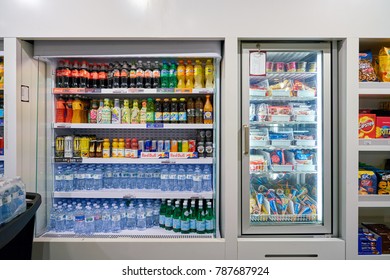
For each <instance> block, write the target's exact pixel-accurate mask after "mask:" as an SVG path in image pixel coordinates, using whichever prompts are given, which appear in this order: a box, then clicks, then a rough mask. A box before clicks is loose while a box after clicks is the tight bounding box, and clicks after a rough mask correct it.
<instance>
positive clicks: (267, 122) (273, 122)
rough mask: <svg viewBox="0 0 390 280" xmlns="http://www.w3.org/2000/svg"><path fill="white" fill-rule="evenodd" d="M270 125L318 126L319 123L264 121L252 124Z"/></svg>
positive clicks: (251, 123)
mask: <svg viewBox="0 0 390 280" xmlns="http://www.w3.org/2000/svg"><path fill="white" fill-rule="evenodd" d="M270 124H289V125H294V124H315V125H317V124H318V122H299V121H289V122H276V121H264V122H256V121H253V122H250V125H270Z"/></svg>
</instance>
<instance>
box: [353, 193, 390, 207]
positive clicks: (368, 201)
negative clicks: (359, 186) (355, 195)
mask: <svg viewBox="0 0 390 280" xmlns="http://www.w3.org/2000/svg"><path fill="white" fill-rule="evenodd" d="M358 205H359V207H390V195H375V194H370V195H359V203H358Z"/></svg>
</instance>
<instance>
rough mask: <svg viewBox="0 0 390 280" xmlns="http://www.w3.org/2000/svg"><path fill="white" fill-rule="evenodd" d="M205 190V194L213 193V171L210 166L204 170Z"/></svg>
mask: <svg viewBox="0 0 390 280" xmlns="http://www.w3.org/2000/svg"><path fill="white" fill-rule="evenodd" d="M202 179H203V188H202V190H203V191H204V192H211V191H212V190H213V183H212V178H211V170H210V167H209V166H208V165H206V166H205V167H204V169H203V178H202Z"/></svg>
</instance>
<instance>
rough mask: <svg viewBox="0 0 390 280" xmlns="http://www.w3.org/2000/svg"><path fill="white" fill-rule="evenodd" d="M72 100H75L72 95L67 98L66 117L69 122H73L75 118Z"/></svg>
mask: <svg viewBox="0 0 390 280" xmlns="http://www.w3.org/2000/svg"><path fill="white" fill-rule="evenodd" d="M72 102H73V99H72V98H71V97H69V98H68V99H67V100H66V103H65V105H66V118H65V122H67V123H71V122H72V118H73V107H72Z"/></svg>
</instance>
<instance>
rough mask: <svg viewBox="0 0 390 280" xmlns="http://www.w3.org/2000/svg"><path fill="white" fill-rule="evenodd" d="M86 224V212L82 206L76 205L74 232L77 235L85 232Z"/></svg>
mask: <svg viewBox="0 0 390 280" xmlns="http://www.w3.org/2000/svg"><path fill="white" fill-rule="evenodd" d="M84 225H85V214H84V210H83V208H82V207H81V206H77V207H76V211H75V213H74V233H75V234H76V235H82V234H84V228H85V227H84Z"/></svg>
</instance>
